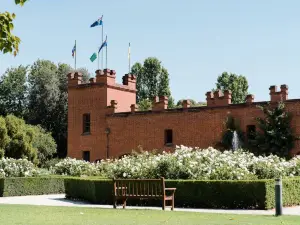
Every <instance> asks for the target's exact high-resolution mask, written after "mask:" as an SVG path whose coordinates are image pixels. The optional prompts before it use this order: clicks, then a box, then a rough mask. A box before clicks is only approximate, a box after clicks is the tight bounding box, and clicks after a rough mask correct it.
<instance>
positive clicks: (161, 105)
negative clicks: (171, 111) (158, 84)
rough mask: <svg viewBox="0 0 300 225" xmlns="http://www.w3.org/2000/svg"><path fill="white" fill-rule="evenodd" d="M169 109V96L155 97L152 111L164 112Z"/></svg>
mask: <svg viewBox="0 0 300 225" xmlns="http://www.w3.org/2000/svg"><path fill="white" fill-rule="evenodd" d="M167 108H168V97H167V96H159V97H158V96H155V97H154V99H153V102H152V111H163V110H166V109H167Z"/></svg>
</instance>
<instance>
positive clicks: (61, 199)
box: [0, 194, 300, 216]
mask: <svg viewBox="0 0 300 225" xmlns="http://www.w3.org/2000/svg"><path fill="white" fill-rule="evenodd" d="M0 204H17V205H43V206H73V207H91V208H103V209H112V208H113V207H112V205H94V204H90V203H88V202H83V201H73V200H68V199H66V198H65V195H64V194H59V195H37V196H35V195H33V196H18V197H1V198H0ZM126 209H152V210H161V207H136V206H127V207H126ZM167 210H169V209H167ZM175 211H184V212H205V213H227V214H253V215H274V214H275V211H274V209H273V210H223V209H189V208H175ZM283 214H284V215H299V216H300V206H296V207H288V208H284V209H283Z"/></svg>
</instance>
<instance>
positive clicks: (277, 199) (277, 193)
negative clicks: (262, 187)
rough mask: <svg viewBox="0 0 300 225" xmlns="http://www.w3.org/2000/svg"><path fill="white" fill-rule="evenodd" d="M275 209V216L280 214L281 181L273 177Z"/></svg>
mask: <svg viewBox="0 0 300 225" xmlns="http://www.w3.org/2000/svg"><path fill="white" fill-rule="evenodd" d="M275 207H276V208H275V210H276V216H281V215H282V181H281V178H279V179H275Z"/></svg>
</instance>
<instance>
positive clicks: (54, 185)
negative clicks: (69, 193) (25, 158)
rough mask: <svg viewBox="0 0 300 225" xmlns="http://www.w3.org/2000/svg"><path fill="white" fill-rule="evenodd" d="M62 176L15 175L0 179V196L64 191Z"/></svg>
mask: <svg viewBox="0 0 300 225" xmlns="http://www.w3.org/2000/svg"><path fill="white" fill-rule="evenodd" d="M64 192H65V187H64V178H63V177H59V176H52V177H51V176H50V177H15V178H5V179H4V178H1V179H0V197H6V196H22V195H43V194H59V193H64Z"/></svg>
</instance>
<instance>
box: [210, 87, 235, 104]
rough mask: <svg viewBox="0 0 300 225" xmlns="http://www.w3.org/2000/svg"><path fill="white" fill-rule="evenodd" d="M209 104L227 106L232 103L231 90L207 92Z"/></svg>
mask: <svg viewBox="0 0 300 225" xmlns="http://www.w3.org/2000/svg"><path fill="white" fill-rule="evenodd" d="M206 101H207V106H209V107H214V106H227V105H230V104H231V91H228V90H225V91H224V93H222V92H221V91H220V90H217V91H215V92H213V93H212V92H211V91H209V92H207V93H206Z"/></svg>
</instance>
